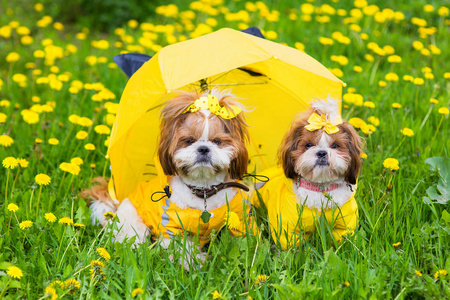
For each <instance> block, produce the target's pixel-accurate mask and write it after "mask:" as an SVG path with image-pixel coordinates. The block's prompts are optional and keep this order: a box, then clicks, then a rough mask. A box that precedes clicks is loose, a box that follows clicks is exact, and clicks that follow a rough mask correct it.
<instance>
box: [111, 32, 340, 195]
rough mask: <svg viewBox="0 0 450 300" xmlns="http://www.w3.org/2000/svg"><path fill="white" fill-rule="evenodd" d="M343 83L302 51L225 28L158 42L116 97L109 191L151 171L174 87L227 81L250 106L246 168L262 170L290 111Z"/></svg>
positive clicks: (119, 191) (130, 185) (125, 190)
mask: <svg viewBox="0 0 450 300" xmlns="http://www.w3.org/2000/svg"><path fill="white" fill-rule="evenodd" d="M342 86H343V83H342V81H341V80H339V79H338V78H336V77H335V76H334V75H333V74H332V73H331V72H330V71H329V70H328V69H327V68H325V67H324V66H323V65H322V64H320V63H319V62H318V61H316V60H315V59H313V58H312V57H310V56H308V55H307V54H305V53H303V52H301V51H298V50H296V49H294V48H290V47H287V46H284V45H281V44H277V43H275V42H271V41H268V40H265V39H263V38H259V37H255V36H253V35H250V34H247V33H243V32H240V31H236V30H232V29H228V28H224V29H221V30H218V31H216V32H213V33H211V34H207V35H204V36H201V37H198V38H195V39H192V40H188V41H184V42H181V43H178V44H174V45H170V46H167V47H164V48H162V49H161V50H160V51H159V52H158V53H157V54H156V55H155V56H153V57H152V58H151V59H150V60H149V61H147V62H146V63H144V64H143V65H142V67H140V68H139V69H138V70H137V71H136V73H134V74H133V76H132V77H131V78H130V80H129V81H128V83H127V85H126V87H125V90H124V92H123V94H122V98H121V100H120V105H119V111H118V113H117V118H116V121H115V124H114V126H113V129H112V134H111V139H110V144H109V149H108V155H109V158H110V162H111V168H112V178H113V180H114V192H115V194H116V195H115V196H116V198H117V199H118V200H122V199H124V198H125V197H127V195H128V194H129V193H130V192H132V191H133V189H134V188H135V186H136V184H137V183H138V182H140V181H145V180H149V179H151V178H152V177H153V176H156V173H157V171H158V170H157V169H158V163H156V164H155V162H154V157H155V155H156V148H157V140H158V134H159V113H160V110H161V107H162V106H163V105H164V102H165V101H166V100H167V99H169V98H171V97H173V96H175V95H176V94H175V93H172V91H176V90H186V91H199V92H200V91H202V90H205V89H211V88H214V87H219V88H221V89H225V88H231V89H232V93H233V94H235V95H236V96H238V97H239V98H240V99H241V100H240V101H241V102H242V103H243V104H244V105H245V106H246V107H247V108H249V109H250V110H251V111H250V112H249V113H247V122H248V124H249V126H250V135H251V136H250V145H249V147H248V148H249V155H250V169H249V170H251V171H252V170H253V169H254V168H256V170H257V171H262V170H263V169H265V168H268V167H270V166H273V165H275V164H276V152H277V148H278V146H279V144H280V142H281V139H282V137H283V135H284V133H285V132H286V131H287V129H288V128H289V125H290V122H291V121H292V118H293V117H294V116H295V115H296V114H297V113H298V112H300V111H303V110H304V109H305V108H306V107H307V106H308V105H309V103H310V102H311V101H312V99H314V98H315V97H317V98H322V99H325V98H326V97H327V96H330V97H332V98H334V99H338V100H340V99H341V97H342ZM155 165H156V166H155Z"/></svg>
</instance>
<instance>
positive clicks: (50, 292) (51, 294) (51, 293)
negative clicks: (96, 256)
mask: <svg viewBox="0 0 450 300" xmlns="http://www.w3.org/2000/svg"><path fill="white" fill-rule="evenodd" d="M44 294H45V296H47V298H49V299H51V300H56V299H58V294H57V293H56V289H55V288H54V287H51V286H47V287H46V288H45V290H44Z"/></svg>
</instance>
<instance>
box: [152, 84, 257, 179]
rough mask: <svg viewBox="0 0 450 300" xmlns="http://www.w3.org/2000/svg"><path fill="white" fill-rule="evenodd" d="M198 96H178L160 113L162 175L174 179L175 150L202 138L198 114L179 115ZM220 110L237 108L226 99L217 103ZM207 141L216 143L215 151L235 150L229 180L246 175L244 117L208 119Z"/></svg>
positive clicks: (183, 93) (191, 94)
mask: <svg viewBox="0 0 450 300" xmlns="http://www.w3.org/2000/svg"><path fill="white" fill-rule="evenodd" d="M199 97H200V96H199V95H197V94H195V93H188V92H182V93H181V94H180V95H179V96H177V97H175V98H172V99H170V100H169V101H168V102H167V104H166V105H165V107H164V108H163V110H162V112H161V125H160V129H161V130H160V132H161V133H160V139H159V146H158V156H159V160H160V162H161V166H162V168H163V170H164V173H165V174H166V175H171V176H173V175H177V174H178V173H179V172H180V170H177V168H176V166H175V164H174V159H173V155H174V153H175V152H176V150H177V149H180V148H182V147H186V141H187V140H188V139H191V138H192V139H194V140H197V139H199V138H200V136H201V135H202V132H203V129H204V123H205V116H204V115H203V114H202V113H185V114H182V112H183V111H184V110H185V109H186V108H187V107H188V106H189V105H191V104H193V103H194V101H195V100H196V99H198V98H199ZM219 104H220V105H221V106H225V107H228V108H229V107H230V106H231V105H238V106H240V104H239V103H238V102H236V101H234V100H233V99H231V98H230V97H223V98H222V99H219ZM209 128H210V131H209V136H208V139H209V140H210V141H213V140H214V139H219V140H220V146H219V147H226V146H232V147H234V148H235V149H237V151H236V153H235V155H234V157H233V158H232V160H231V164H230V168H229V171H228V173H229V176H230V177H231V179H239V178H241V177H242V175H243V174H244V173H246V172H247V165H248V152H247V148H246V147H245V143H246V141H247V139H248V138H247V137H248V129H247V125H246V123H245V117H244V113H242V112H241V113H239V114H238V115H237V116H236V117H235V118H232V119H223V118H221V117H219V116H217V115H214V114H211V115H210V116H209Z"/></svg>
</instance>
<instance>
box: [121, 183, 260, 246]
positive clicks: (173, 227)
mask: <svg viewBox="0 0 450 300" xmlns="http://www.w3.org/2000/svg"><path fill="white" fill-rule="evenodd" d="M168 182H169V178H168V177H166V176H160V177H156V178H154V179H153V180H151V181H148V182H140V183H139V184H138V186H137V187H136V189H135V190H134V191H133V192H132V193H131V194H130V195H129V197H128V198H129V200H130V201H131V203H132V204H133V205H134V206H135V208H136V210H137V212H138V214H139V215H140V216H141V217H142V220H143V221H144V223H145V224H146V225H147V226H148V228H149V229H150V230H151V234H152V238H157V237H158V236H159V235H163V236H164V237H166V238H172V237H173V236H174V235H179V234H181V235H183V231H184V230H185V231H186V232H189V233H190V234H192V235H193V236H196V235H198V240H199V242H200V245H201V246H202V247H203V246H204V245H205V244H206V243H208V242H209V241H210V234H211V231H212V230H213V229H215V230H220V229H221V228H222V227H223V226H224V225H225V224H226V223H227V212H228V211H229V212H230V213H231V212H235V213H236V214H237V216H238V217H239V222H240V226H237V228H233V229H231V228H229V230H230V232H231V234H233V235H235V236H241V235H243V234H245V229H246V225H247V226H248V227H249V228H251V227H252V223H251V211H250V203H249V201H248V200H247V198H246V195H245V193H243V192H242V191H240V190H239V191H238V192H237V194H236V195H235V196H234V197H233V199H231V200H230V201H229V202H228V205H227V204H225V205H223V206H221V207H218V208H216V209H213V210H210V211H209V212H210V213H211V219H210V220H209V222H208V223H203V221H202V220H201V219H200V216H201V214H202V212H203V211H201V210H196V209H191V208H186V209H181V208H179V207H178V206H177V205H176V204H175V203H173V202H172V201H170V199H169V198H168V197H164V198H163V199H161V200H159V201H157V202H153V201H152V200H151V199H150V197H151V195H152V194H153V193H154V192H158V191H163V189H164V187H165V186H166V185H167V184H168ZM154 198H159V197H154ZM244 218H247V220H246V221H245V222H244ZM229 227H230V226H229Z"/></svg>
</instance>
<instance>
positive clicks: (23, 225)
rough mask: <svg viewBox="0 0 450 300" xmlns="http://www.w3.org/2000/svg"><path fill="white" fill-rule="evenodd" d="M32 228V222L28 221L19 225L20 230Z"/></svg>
mask: <svg viewBox="0 0 450 300" xmlns="http://www.w3.org/2000/svg"><path fill="white" fill-rule="evenodd" d="M31 226H33V222H32V221H30V220H26V221H23V222H21V223H20V224H19V227H20V229H22V230H25V229H28V228H30V227H31Z"/></svg>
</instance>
